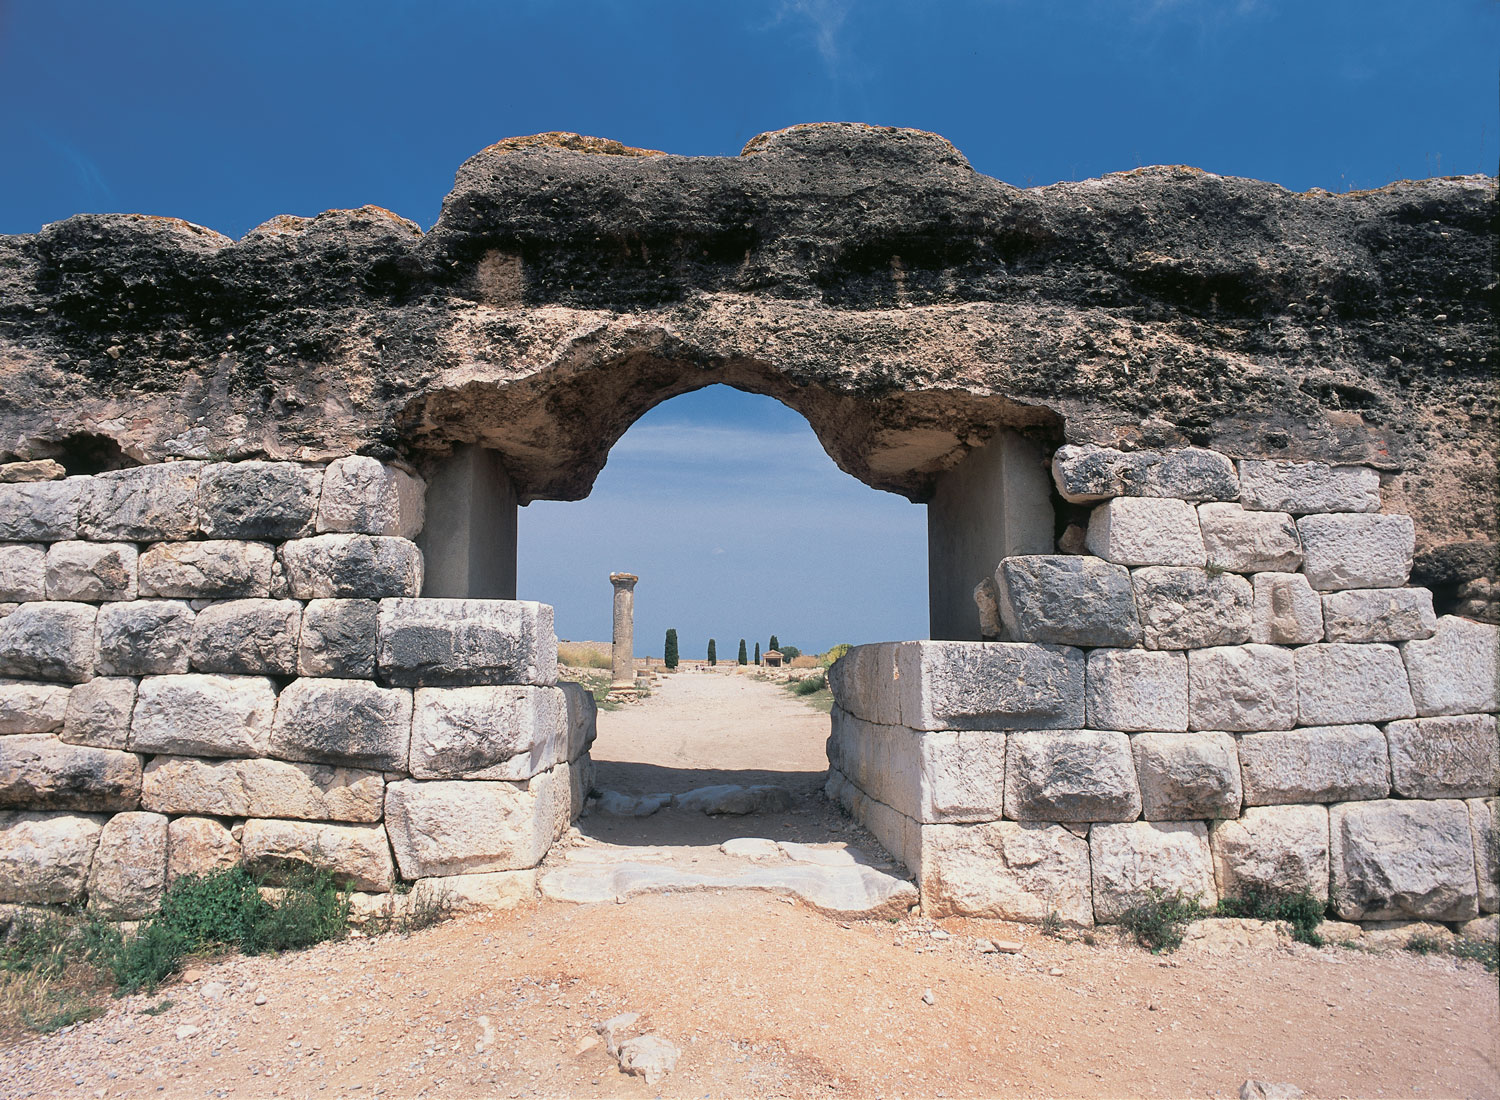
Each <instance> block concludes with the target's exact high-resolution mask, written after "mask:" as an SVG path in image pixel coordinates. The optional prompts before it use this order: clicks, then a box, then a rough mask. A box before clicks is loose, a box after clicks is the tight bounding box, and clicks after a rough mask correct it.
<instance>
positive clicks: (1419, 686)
mask: <svg viewBox="0 0 1500 1100" xmlns="http://www.w3.org/2000/svg"><path fill="white" fill-rule="evenodd" d="M1497 654H1500V627H1496V626H1494V625H1492V624H1490V623H1476V622H1474V621H1472V620H1470V619H1461V618H1459V617H1458V616H1457V615H1444V616H1443V617H1442V618H1440V619H1439V620H1438V621H1437V630H1436V632H1435V633H1434V634H1433V636H1432V637H1431V638H1428V639H1426V640H1423V641H1412V642H1407V643H1405V644H1404V645H1402V646H1401V656H1402V659H1403V660H1404V661H1405V662H1406V672H1407V675H1408V676H1410V678H1411V693H1412V699H1413V700H1414V703H1415V706H1416V713H1417V714H1419V715H1422V716H1423V717H1429V716H1431V715H1436V714H1482V713H1485V712H1487V711H1495V710H1500V675H1497V668H1496V665H1497ZM1397 717H1407V716H1406V715H1399V716H1397Z"/></svg>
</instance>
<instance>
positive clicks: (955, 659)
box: [893, 642, 1084, 730]
mask: <svg viewBox="0 0 1500 1100" xmlns="http://www.w3.org/2000/svg"><path fill="white" fill-rule="evenodd" d="M893 677H894V683H893V686H894V687H895V688H896V693H897V699H898V701H899V702H898V705H899V709H900V716H901V717H900V724H901V725H905V726H909V727H911V728H912V729H922V730H943V729H1015V728H1031V729H1050V728H1053V727H1076V726H1079V725H1081V724H1082V723H1083V715H1084V708H1083V681H1084V663H1083V652H1082V651H1081V650H1079V649H1074V648H1072V647H1070V646H1050V645H1049V646H1044V645H1033V644H1031V643H1027V642H900V643H898V644H897V645H896V647H895V660H894V668H893Z"/></svg>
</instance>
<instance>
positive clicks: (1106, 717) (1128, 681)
mask: <svg viewBox="0 0 1500 1100" xmlns="http://www.w3.org/2000/svg"><path fill="white" fill-rule="evenodd" d="M1085 709H1086V712H1087V715H1088V726H1089V728H1090V729H1107V730H1124V731H1126V732H1136V731H1140V730H1186V729H1187V728H1188V659H1187V657H1186V656H1185V655H1184V654H1182V653H1177V652H1172V651H1166V650H1163V651H1152V650H1144V649H1096V650H1094V651H1093V652H1091V653H1090V654H1089V655H1088V662H1087V691H1086V699H1085Z"/></svg>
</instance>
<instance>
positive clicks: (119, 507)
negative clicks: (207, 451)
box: [65, 462, 203, 542]
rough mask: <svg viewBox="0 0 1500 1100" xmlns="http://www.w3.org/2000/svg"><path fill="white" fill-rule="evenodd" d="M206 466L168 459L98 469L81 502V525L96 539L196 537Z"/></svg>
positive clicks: (79, 520)
mask: <svg viewBox="0 0 1500 1100" xmlns="http://www.w3.org/2000/svg"><path fill="white" fill-rule="evenodd" d="M202 469H203V463H201V462H164V463H159V464H157V465H154V466H137V467H135V468H133V469H129V470H112V471H110V472H109V473H104V474H96V475H94V476H93V477H92V478H90V479H88V481H87V482H86V485H85V491H84V492H83V494H82V499H81V500H80V502H79V510H78V530H79V531H80V533H81V534H82V535H83V537H84V538H86V539H93V540H95V541H100V540H105V539H121V540H124V541H126V542H151V541H155V540H158V539H188V538H192V537H193V536H194V535H196V534H197V533H198V476H199V473H200V472H201V471H202ZM65 484H66V483H65Z"/></svg>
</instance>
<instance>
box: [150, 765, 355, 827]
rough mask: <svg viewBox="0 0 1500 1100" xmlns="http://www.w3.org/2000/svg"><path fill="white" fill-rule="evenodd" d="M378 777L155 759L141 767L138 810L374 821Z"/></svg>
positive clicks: (317, 768)
mask: <svg viewBox="0 0 1500 1100" xmlns="http://www.w3.org/2000/svg"><path fill="white" fill-rule="evenodd" d="M384 800H385V779H384V777H383V776H382V775H381V773H380V772H372V771H360V770H358V769H354V768H336V767H332V766H330V765H327V764H291V763H287V762H285V761H282V760H203V759H199V758H197V757H191V756H158V757H156V758H154V759H153V760H152V761H151V763H149V764H147V765H146V770H145V774H144V775H143V777H142V782H141V805H142V806H144V807H145V808H146V809H148V810H156V811H158V812H160V813H164V814H212V815H213V816H215V817H284V818H296V819H298V820H305V821H379V820H380V818H381V815H382V814H383V813H384Z"/></svg>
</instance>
